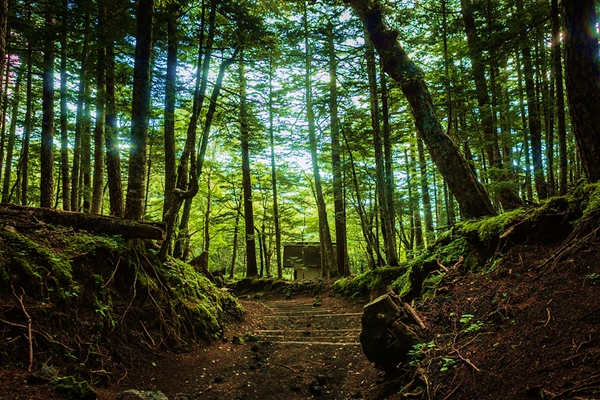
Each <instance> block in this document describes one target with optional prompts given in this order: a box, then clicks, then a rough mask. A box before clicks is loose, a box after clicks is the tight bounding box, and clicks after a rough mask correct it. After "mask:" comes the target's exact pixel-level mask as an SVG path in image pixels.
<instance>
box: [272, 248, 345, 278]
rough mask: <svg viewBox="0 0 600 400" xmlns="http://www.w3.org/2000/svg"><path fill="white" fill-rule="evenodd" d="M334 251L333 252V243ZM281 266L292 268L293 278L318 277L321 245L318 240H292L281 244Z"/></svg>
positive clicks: (320, 273) (320, 270) (319, 274)
mask: <svg viewBox="0 0 600 400" xmlns="http://www.w3.org/2000/svg"><path fill="white" fill-rule="evenodd" d="M333 247H334V253H335V244H334V245H333ZM283 267H284V268H293V269H294V279H295V280H303V279H319V278H322V277H323V274H322V269H321V245H320V243H319V242H294V243H287V244H284V245H283Z"/></svg>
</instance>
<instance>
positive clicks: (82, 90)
mask: <svg viewBox="0 0 600 400" xmlns="http://www.w3.org/2000/svg"><path fill="white" fill-rule="evenodd" d="M90 24H91V16H90V12H89V11H87V12H86V15H85V18H84V23H83V25H84V34H83V38H82V41H83V44H82V49H81V66H80V69H79V88H78V91H77V110H76V112H75V113H76V115H75V118H76V119H75V145H74V146H73V168H72V169H71V210H73V211H79V208H80V204H81V195H80V187H79V180H80V177H81V175H82V170H83V165H82V164H83V160H82V151H83V147H82V146H83V141H82V139H83V130H84V127H85V125H86V121H85V116H84V106H85V104H86V102H88V101H89V98H88V97H87V93H88V88H87V86H88V81H87V74H88V72H87V60H88V51H89V35H90V34H89V31H90V29H89V26H90Z"/></svg>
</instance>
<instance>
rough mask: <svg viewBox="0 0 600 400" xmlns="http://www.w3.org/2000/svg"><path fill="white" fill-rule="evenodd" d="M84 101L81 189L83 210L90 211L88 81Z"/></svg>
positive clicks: (90, 132)
mask: <svg viewBox="0 0 600 400" xmlns="http://www.w3.org/2000/svg"><path fill="white" fill-rule="evenodd" d="M84 96H85V101H84V104H83V118H82V126H81V190H82V192H83V196H81V197H83V204H82V205H81V206H80V207H79V206H78V207H77V209H80V208H82V209H83V212H90V210H91V208H92V116H91V111H90V107H91V97H92V87H91V85H90V84H89V83H87V84H86V86H85V95H84Z"/></svg>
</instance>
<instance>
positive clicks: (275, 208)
mask: <svg viewBox="0 0 600 400" xmlns="http://www.w3.org/2000/svg"><path fill="white" fill-rule="evenodd" d="M273 75H274V70H273V57H270V58H269V146H270V147H271V186H272V188H273V189H272V190H273V222H274V224H275V255H276V257H277V278H279V279H281V278H283V259H282V258H281V228H280V226H279V201H278V197H277V173H276V169H275V138H274V136H275V132H274V131H275V129H274V124H273V119H274V115H273V114H274V110H273V104H274V100H273ZM332 141H333V140H332ZM332 146H333V144H332ZM236 228H237V217H236Z"/></svg>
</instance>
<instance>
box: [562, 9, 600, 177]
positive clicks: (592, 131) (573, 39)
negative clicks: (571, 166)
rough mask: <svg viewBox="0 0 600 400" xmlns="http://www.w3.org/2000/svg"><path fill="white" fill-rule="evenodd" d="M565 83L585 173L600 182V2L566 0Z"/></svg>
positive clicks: (564, 15)
mask: <svg viewBox="0 0 600 400" xmlns="http://www.w3.org/2000/svg"><path fill="white" fill-rule="evenodd" d="M563 19H564V27H565V83H566V88H567V98H568V101H569V111H570V113H571V125H572V129H573V136H575V141H576V143H577V149H578V150H579V156H580V158H581V163H582V166H583V170H584V172H585V175H586V177H587V179H588V181H590V182H598V181H600V162H599V161H598V160H600V112H598V110H600V83H599V78H600V65H599V64H598V53H599V45H598V37H597V32H596V29H595V28H594V27H596V24H597V19H596V2H595V1H594V0H582V1H574V0H563Z"/></svg>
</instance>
